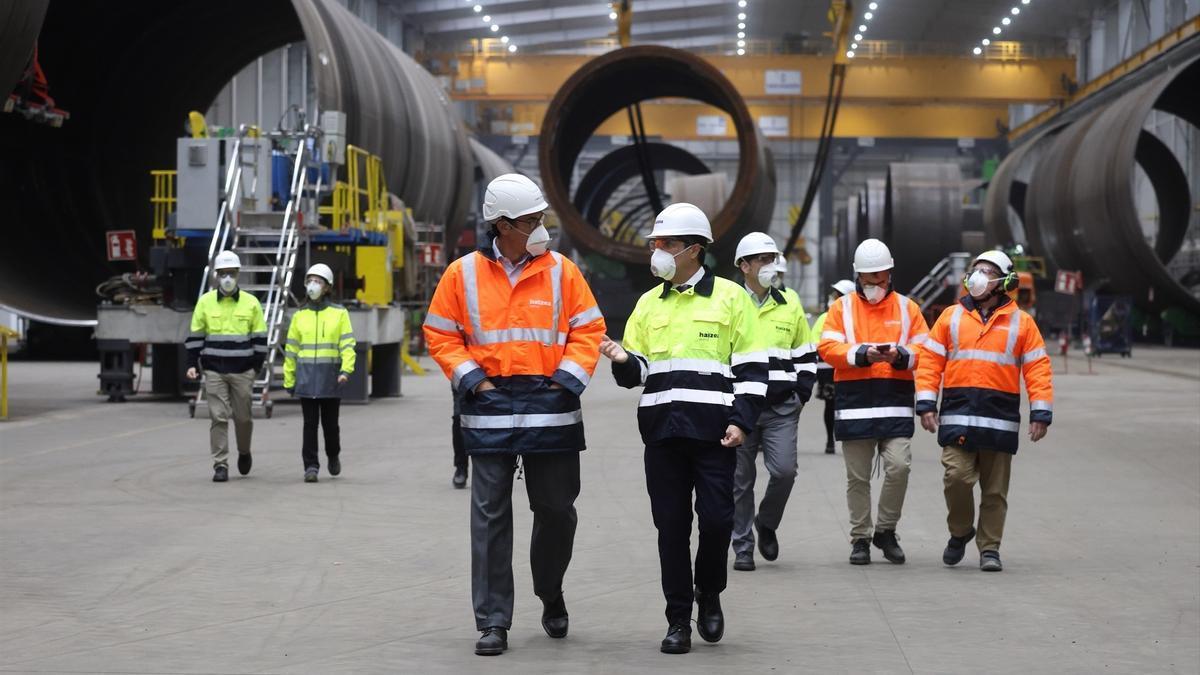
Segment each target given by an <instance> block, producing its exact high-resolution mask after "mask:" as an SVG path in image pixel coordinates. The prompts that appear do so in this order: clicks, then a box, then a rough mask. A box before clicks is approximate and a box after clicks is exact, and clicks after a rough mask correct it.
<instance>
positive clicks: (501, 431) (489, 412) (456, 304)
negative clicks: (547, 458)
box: [424, 241, 605, 454]
mask: <svg viewBox="0 0 1200 675" xmlns="http://www.w3.org/2000/svg"><path fill="white" fill-rule="evenodd" d="M604 329H605V327H604V317H603V316H602V315H601V313H600V308H599V307H597V306H596V299H595V297H593V296H592V290H591V288H589V287H588V284H587V282H586V281H585V280H584V278H583V274H582V273H581V272H580V271H579V268H578V267H576V266H575V263H573V262H571V261H570V260H568V259H567V258H566V257H564V256H562V255H560V254H559V253H557V252H553V251H551V252H547V253H545V254H543V255H540V256H538V257H536V258H533V259H532V260H528V261H527V262H526V263H525V267H524V268H523V269H522V270H521V272H520V276H519V277H518V279H517V282H516V284H515V285H513V283H512V282H510V281H509V278H508V275H507V273H506V271H505V269H504V266H503V264H502V263H501V262H499V261H497V260H496V258H495V253H494V252H493V250H492V245H491V242H490V241H489V242H488V244H486V245H485V247H484V248H482V249H480V250H479V251H476V252H474V253H471V254H468V255H466V256H463V257H462V258H459V259H458V260H455V261H454V262H452V263H450V266H449V267H447V268H446V272H445V273H444V274H443V275H442V278H441V281H439V282H438V287H437V290H436V291H435V292H434V294H433V301H432V302H431V303H430V304H429V312H428V313H427V314H426V315H425V325H424V332H425V341H426V343H427V344H428V346H429V353H430V355H432V356H433V359H434V360H435V361H437V363H438V365H439V366H441V368H442V371H443V372H444V373H445V374H446V377H449V378H450V380H451V383H452V387H453V390H454V393H455V402H456V404H457V408H458V411H459V413H460V417H459V421H460V423H461V425H462V437H463V443H464V445H465V447H466V449H467V452H468V454H488V453H513V454H530V453H539V452H560V451H568V450H573V451H578V450H583V449H584V438H583V413H582V411H581V410H580V406H579V396H580V395H581V394H582V393H583V390H584V388H585V387H586V386H587V384H588V382H589V381H590V380H591V377H592V373H593V372H594V371H595V369H596V361H597V359H598V358H599V356H600V337H601V336H602V335H604ZM484 378H487V379H488V380H490V381H491V382H492V384H494V385H496V389H495V390H491V391H484V392H480V393H478V394H477V393H475V391H474V389H475V387H476V385H478V384H479V383H480V382H482V381H483V380H484ZM555 382H556V383H558V384H559V385H561V388H552V387H551V386H550V385H551V384H552V383H555Z"/></svg>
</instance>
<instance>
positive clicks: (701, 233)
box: [647, 202, 713, 244]
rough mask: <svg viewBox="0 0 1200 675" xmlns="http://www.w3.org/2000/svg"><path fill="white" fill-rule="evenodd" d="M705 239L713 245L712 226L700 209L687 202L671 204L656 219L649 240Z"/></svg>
mask: <svg viewBox="0 0 1200 675" xmlns="http://www.w3.org/2000/svg"><path fill="white" fill-rule="evenodd" d="M687 236H693V237H704V240H705V241H707V242H708V243H710V244H711V243H712V240H713V238H712V225H710V224H709V222H708V216H706V215H704V212H703V211H701V210H700V207H698V206H695V205H694V204H688V203H686V202H679V203H678V204H671V205H670V206H668V207H667V208H665V209H663V210H662V213H660V214H658V217H657V218H655V219H654V229H653V230H651V231H650V236H649V237H647V238H648V239H657V238H659V237H687Z"/></svg>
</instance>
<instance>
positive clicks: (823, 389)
mask: <svg viewBox="0 0 1200 675" xmlns="http://www.w3.org/2000/svg"><path fill="white" fill-rule="evenodd" d="M831 288H833V292H832V293H830V294H829V298H828V301H827V302H826V303H825V307H826V311H824V312H822V313H821V316H818V317H817V320H816V321H814V322H813V327H812V335H813V341H814V342H819V341H820V339H821V331H822V330H824V328H825V317H826V316H829V311H828V308H830V307H832V306H833V304H834V303H835V302H837V299H838V298H840V297H842V296H843V295H849V294H851V293H854V292H855V290H854V282H853V281H850V280H849V279H842V280H841V281H839V282H837V283H836V284H834V285H833V286H832V287H831ZM835 396H836V392H835V389H834V386H833V366H831V365H829V364H828V363H825V360H824V359H822V358H821V356H820V355H819V354H818V355H817V398H819V399H821V400H822V401H824V402H825V410H824V415H823V419H824V420H825V454H827V455H832V454H834V452H835V449H834V442H833V407H834V400H835Z"/></svg>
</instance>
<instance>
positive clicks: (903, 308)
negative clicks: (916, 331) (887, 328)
mask: <svg viewBox="0 0 1200 675" xmlns="http://www.w3.org/2000/svg"><path fill="white" fill-rule="evenodd" d="M896 301H897V302H898V303H900V341H899V342H897V343H896V344H898V345H906V344H908V333H909V331H910V330H911V329H912V319H910V318H909V316H908V298H906V297H904V296H903V295H900V294H899V293H897V294H896Z"/></svg>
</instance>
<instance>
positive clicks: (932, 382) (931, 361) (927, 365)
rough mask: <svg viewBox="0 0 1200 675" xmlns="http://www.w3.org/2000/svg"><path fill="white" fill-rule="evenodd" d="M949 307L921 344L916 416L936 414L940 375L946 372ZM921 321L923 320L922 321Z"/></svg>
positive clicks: (948, 341)
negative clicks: (929, 413)
mask: <svg viewBox="0 0 1200 675" xmlns="http://www.w3.org/2000/svg"><path fill="white" fill-rule="evenodd" d="M953 311H954V308H953V307H951V308H949V309H947V310H946V311H944V312H942V315H941V316H939V317H938V319H937V321H934V322H933V328H931V329H930V330H929V334H928V335H927V336H926V338H925V341H924V342H922V343H921V348H920V350H919V351H920V356H919V358H918V363H917V377H916V385H917V414H918V415H923V414H925V413H927V412H937V402H938V394H939V393H940V392H941V390H942V375H943V373H945V371H946V351H947V346H946V345H948V344H950V343H951V339H950V319H949V318H948V317H949V315H950V313H951V312H953ZM922 320H923V319H922Z"/></svg>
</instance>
